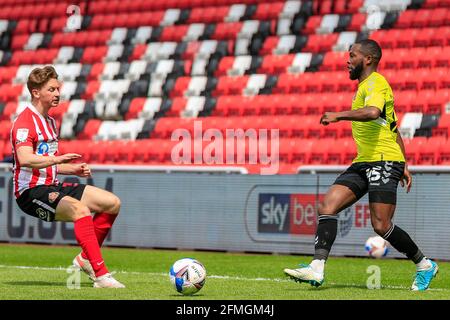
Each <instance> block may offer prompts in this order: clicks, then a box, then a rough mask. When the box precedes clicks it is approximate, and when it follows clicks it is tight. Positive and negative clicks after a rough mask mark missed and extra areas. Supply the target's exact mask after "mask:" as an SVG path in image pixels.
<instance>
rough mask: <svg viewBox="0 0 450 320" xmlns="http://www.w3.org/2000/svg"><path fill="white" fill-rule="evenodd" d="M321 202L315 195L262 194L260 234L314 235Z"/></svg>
mask: <svg viewBox="0 0 450 320" xmlns="http://www.w3.org/2000/svg"><path fill="white" fill-rule="evenodd" d="M320 197H322V195H320ZM319 200H320V198H318V197H317V196H316V195H315V194H274V193H260V194H259V199H258V233H288V234H299V235H314V234H315V232H316V211H317V210H316V207H317V203H318V202H319Z"/></svg>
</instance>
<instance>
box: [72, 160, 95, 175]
mask: <svg viewBox="0 0 450 320" xmlns="http://www.w3.org/2000/svg"><path fill="white" fill-rule="evenodd" d="M74 165H75V166H76V168H75V174H76V175H77V176H79V177H82V178H86V177H90V176H91V169H90V168H89V166H88V165H87V164H86V163H84V162H83V163H77V164H74Z"/></svg>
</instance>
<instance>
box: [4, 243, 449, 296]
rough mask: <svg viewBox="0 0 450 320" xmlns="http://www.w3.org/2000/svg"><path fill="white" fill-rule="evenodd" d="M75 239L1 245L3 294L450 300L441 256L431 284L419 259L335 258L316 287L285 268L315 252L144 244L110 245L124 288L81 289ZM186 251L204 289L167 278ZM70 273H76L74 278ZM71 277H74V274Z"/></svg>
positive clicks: (108, 257) (107, 254)
mask: <svg viewBox="0 0 450 320" xmlns="http://www.w3.org/2000/svg"><path fill="white" fill-rule="evenodd" d="M78 252H79V249H78V248H77V247H73V246H46V245H12V244H0V300H5V299H8V300H15V299H27V300H30V299H44V300H45V299H50V300H53V299H58V300H61V299H63V300H70V299H78V300H79V299H82V300H85V299H115V300H119V299H120V300H127V299H133V300H135V299H136V300H137V299H139V300H141V299H151V300H191V299H192V300H259V299H264V300H294V299H302V300H329V299H332V300H341V299H343V300H361V299H363V300H381V299H396V300H397V299H400V300H403V299H407V300H412V299H427V300H435V299H449V298H450V278H449V277H448V276H447V275H448V274H449V273H450V262H442V261H441V262H439V261H438V264H439V268H440V271H439V273H438V275H437V277H436V278H435V279H434V280H433V282H432V284H431V288H430V289H429V290H427V291H425V292H411V291H410V290H409V287H410V286H411V283H412V280H413V276H414V273H415V266H414V265H413V264H412V263H411V262H410V261H407V260H403V259H380V260H375V259H369V258H338V257H330V259H329V261H328V262H327V268H326V277H325V283H324V284H323V285H322V286H321V287H319V288H314V287H311V286H310V285H308V284H299V283H295V282H293V281H292V280H289V278H287V277H286V276H285V275H284V273H283V269H284V268H294V267H295V266H296V265H297V264H298V263H302V262H303V263H308V262H309V261H310V260H311V257H302V256H294V255H265V254H244V253H242V254H241V253H220V252H204V251H178V250H146V249H128V248H104V249H103V256H104V258H105V261H106V263H107V266H108V267H109V270H110V271H112V272H116V274H115V277H116V278H117V279H118V280H119V281H121V282H123V283H124V284H125V285H126V286H127V287H126V289H118V290H111V289H94V288H92V283H91V281H90V280H89V279H88V277H87V276H86V275H85V274H81V278H80V279H81V281H80V283H79V284H80V285H79V289H76V288H75V289H69V288H68V286H67V283H68V282H69V285H71V286H74V283H75V282H74V280H73V279H75V276H74V274H73V273H67V270H66V269H67V268H68V267H69V266H70V265H71V262H72V259H73V257H74V256H75V255H76V254H77V253H78ZM184 257H193V258H196V259H198V260H199V261H201V262H202V263H203V264H204V265H205V267H206V270H207V273H208V276H207V279H206V284H205V286H204V287H203V289H202V290H201V291H200V292H198V293H197V294H196V295H194V296H188V297H187V296H182V295H180V294H179V293H177V292H176V291H175V289H174V288H173V286H172V284H171V283H170V281H169V276H168V272H169V269H170V266H171V265H172V263H173V262H175V261H176V260H178V259H181V258H184ZM372 265H375V266H377V267H379V270H380V276H381V277H380V279H381V288H380V289H368V288H367V285H366V283H367V280H368V278H369V277H370V276H371V275H373V274H372V273H368V272H367V271H368V268H369V267H370V266H372ZM71 277H72V278H71ZM68 280H69V281H68Z"/></svg>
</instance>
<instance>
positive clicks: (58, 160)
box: [56, 153, 81, 164]
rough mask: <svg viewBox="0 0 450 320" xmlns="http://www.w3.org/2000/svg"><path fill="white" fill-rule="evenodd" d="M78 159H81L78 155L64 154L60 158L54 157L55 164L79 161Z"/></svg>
mask: <svg viewBox="0 0 450 320" xmlns="http://www.w3.org/2000/svg"><path fill="white" fill-rule="evenodd" d="M79 158H81V154H78V153H66V154H63V155H61V156H57V157H56V163H57V164H60V163H67V162H71V161H73V160H76V159H79Z"/></svg>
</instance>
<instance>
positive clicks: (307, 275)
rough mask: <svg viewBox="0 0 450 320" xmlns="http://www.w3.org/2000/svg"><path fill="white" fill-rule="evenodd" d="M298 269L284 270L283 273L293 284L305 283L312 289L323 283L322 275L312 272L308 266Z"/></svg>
mask: <svg viewBox="0 0 450 320" xmlns="http://www.w3.org/2000/svg"><path fill="white" fill-rule="evenodd" d="M300 267H301V268H298V269H284V273H285V274H286V275H288V276H289V277H290V278H291V279H292V280H295V282H306V283H309V284H310V285H312V286H314V287H319V286H320V285H322V283H323V273H319V272H316V271H314V270H313V268H311V266H310V265H303V264H302V265H300Z"/></svg>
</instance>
